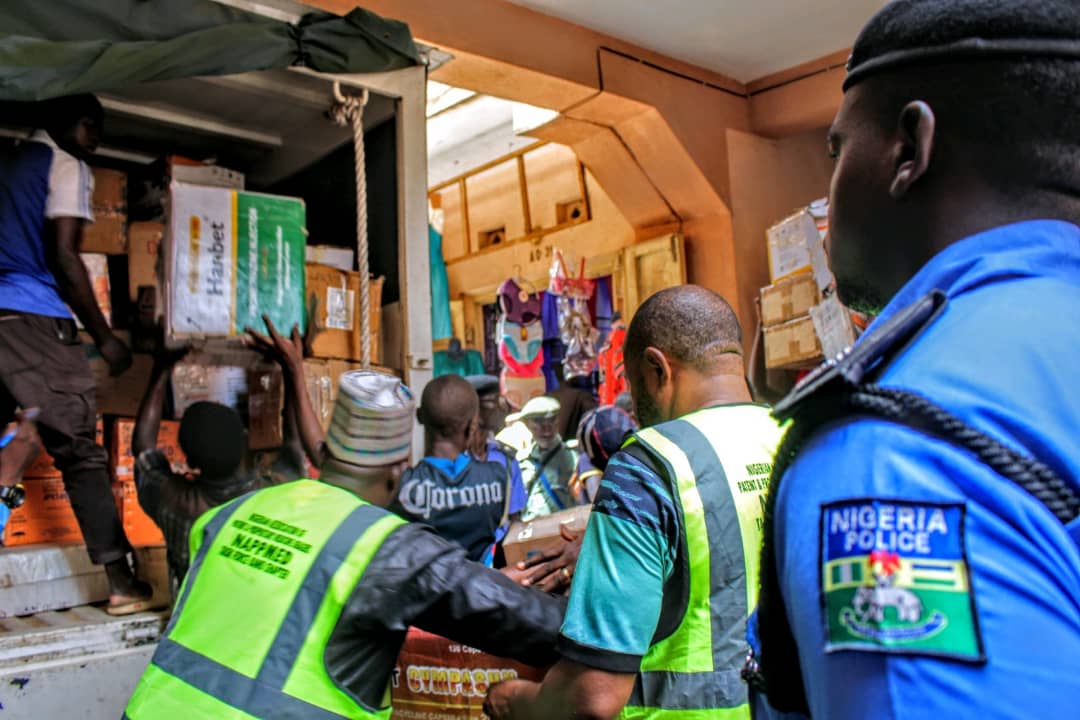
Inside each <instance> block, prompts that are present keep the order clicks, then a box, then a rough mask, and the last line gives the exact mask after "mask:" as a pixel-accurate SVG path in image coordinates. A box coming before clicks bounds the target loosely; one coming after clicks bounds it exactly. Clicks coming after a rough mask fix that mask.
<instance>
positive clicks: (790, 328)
mask: <svg viewBox="0 0 1080 720" xmlns="http://www.w3.org/2000/svg"><path fill="white" fill-rule="evenodd" d="M823 359H824V356H823V355H822V353H821V343H820V342H819V341H818V337H817V333H815V332H814V322H813V320H811V319H810V317H809V316H807V317H801V318H796V319H795V320H789V321H788V322H786V323H782V324H780V325H774V326H773V327H767V328H765V367H767V368H769V369H770V370H779V369H786V370H797V369H801V368H807V367H813V366H814V365H816V364H818V363H819V362H821V361H822V360H823Z"/></svg>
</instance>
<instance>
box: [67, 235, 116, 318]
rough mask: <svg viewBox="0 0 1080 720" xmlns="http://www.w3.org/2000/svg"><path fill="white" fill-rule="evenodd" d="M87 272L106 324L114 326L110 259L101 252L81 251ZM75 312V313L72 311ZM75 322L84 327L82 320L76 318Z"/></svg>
mask: <svg viewBox="0 0 1080 720" xmlns="http://www.w3.org/2000/svg"><path fill="white" fill-rule="evenodd" d="M79 257H80V258H82V262H83V265H84V266H86V274H87V275H88V276H89V278H90V287H91V288H92V289H93V291H94V301H95V302H97V306H98V309H100V310H101V314H102V315H104V316H105V324H107V325H109V326H112V297H111V296H110V294H109V259H108V258H107V257H105V256H104V255H102V254H100V253H80V254H79ZM72 314H74V313H72ZM75 324H76V325H77V326H78V327H79V328H82V326H83V324H82V321H81V320H79V318H78V317H76V318H75Z"/></svg>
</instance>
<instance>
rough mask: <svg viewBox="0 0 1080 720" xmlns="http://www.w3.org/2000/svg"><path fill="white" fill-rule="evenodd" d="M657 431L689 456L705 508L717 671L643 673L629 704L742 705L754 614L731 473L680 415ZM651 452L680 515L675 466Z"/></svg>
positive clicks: (682, 567)
mask: <svg viewBox="0 0 1080 720" xmlns="http://www.w3.org/2000/svg"><path fill="white" fill-rule="evenodd" d="M653 430H655V431H657V432H659V433H660V434H662V435H664V437H666V438H668V439H669V440H670V441H671V442H673V443H674V444H675V445H677V446H678V447H679V449H680V450H682V452H683V453H684V454H685V455H686V457H687V459H688V460H689V461H690V468H691V470H692V471H693V473H694V478H695V481H696V484H697V490H698V493H699V494H700V496H701V504H702V507H703V508H704V511H705V529H706V531H707V532H708V533H709V588H710V598H709V603H710V608H711V621H712V646H713V667H714V668H716V670H714V671H713V672H700V673H680V672H673V671H648V672H640V673H638V677H637V681H636V682H635V683H634V691H633V693H631V695H630V701H629V702H628V703H627V705H628V706H631V707H649V708H661V709H665V710H694V709H713V708H732V707H737V706H739V705H743V704H745V703H746V702H747V693H746V683H744V682H742V680H741V679H740V677H739V672H740V669H741V668H742V664H743V661H744V660H745V655H746V617H747V615H748V614H749V613H748V610H747V607H746V570H745V568H746V565H745V562H744V558H743V547H742V533H741V532H740V530H739V518H738V516H737V514H736V509H735V503H734V500H733V499H732V497H731V489H730V487H729V485H728V480H727V474H726V473H725V472H724V466H723V465H722V464H721V462H720V459H719V458H718V457H717V456H716V451H715V450H714V449H713V446H712V444H711V443H710V442H709V441H708V439H706V438H705V436H704V435H702V433H701V431H700V430H698V429H697V428H696V427H695V426H694V425H692V424H690V423H689V422H686V421H685V420H675V421H673V422H669V423H664V424H663V425H659V426H657V427H654V428H653ZM649 454H650V455H651V456H652V457H654V458H657V459H658V460H661V461H662V462H661V463H659V465H660V467H661V468H662V469H663V470H664V471H665V472H666V473H667V474H668V477H667V478H665V479H666V480H667V483H668V488H669V489H670V490H671V492H672V496H673V498H674V499H675V502H676V503H677V506H678V508H679V514H680V517H681V516H682V512H683V509H682V499H681V497H680V495H679V488H678V484H677V483H676V482H675V478H674V474H673V472H674V471H673V470H672V469H671V465H670V464H669V463H668V461H667V460H666V459H664V458H663V457H662V456H660V455H659V454H658V453H657V452H656V451H655V450H653V449H652V448H649ZM684 527H685V525H684ZM680 552H681V551H680ZM675 571H676V572H688V568H687V567H686V566H685V565H683V564H681V563H678V564H676V570H675ZM661 639H662V638H661Z"/></svg>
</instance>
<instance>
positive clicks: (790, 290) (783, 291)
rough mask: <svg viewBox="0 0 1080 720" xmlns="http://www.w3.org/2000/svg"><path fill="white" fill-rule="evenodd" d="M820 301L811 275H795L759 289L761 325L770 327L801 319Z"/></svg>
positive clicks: (819, 295)
mask: <svg viewBox="0 0 1080 720" xmlns="http://www.w3.org/2000/svg"><path fill="white" fill-rule="evenodd" d="M820 299H821V294H820V292H819V291H818V286H817V282H815V280H814V277H813V276H812V275H807V274H805V273H804V274H802V275H796V276H795V277H793V278H790V279H788V280H783V281H781V282H778V283H776V284H775V285H769V286H768V287H763V288H761V324H762V325H763V326H765V327H772V326H773V325H779V324H780V323H785V322H787V321H788V320H793V319H794V318H797V317H802V316H803V315H806V314H807V313H809V312H810V308H812V307H813V306H814V305H816V304H817V302H818V300H820Z"/></svg>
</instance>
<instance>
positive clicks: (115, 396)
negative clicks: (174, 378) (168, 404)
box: [83, 333, 154, 415]
mask: <svg viewBox="0 0 1080 720" xmlns="http://www.w3.org/2000/svg"><path fill="white" fill-rule="evenodd" d="M117 335H120V336H121V339H122V340H124V342H125V343H126V342H128V335H127V333H123V334H121V333H117ZM83 349H84V350H86V359H87V361H88V362H89V363H90V371H91V372H92V373H93V374H94V383H95V388H94V393H95V395H96V396H97V411H98V413H100V414H102V415H137V414H138V412H139V404H140V403H141V402H142V398H143V395H145V394H146V388H147V387H148V386H149V385H150V376H151V375H152V374H153V370H154V358H153V357H151V356H150V355H145V354H139V353H136V354H134V355H132V356H131V367H129V368H128V369H127V370H125V371H124V372H123V373H121V374H120V375H117V376H116V377H112V376H110V375H109V364H108V363H107V362H105V358H103V357H101V353H100V352H99V351H98V349H97V346H95V345H94V344H93V343H85V344H84V345H83Z"/></svg>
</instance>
